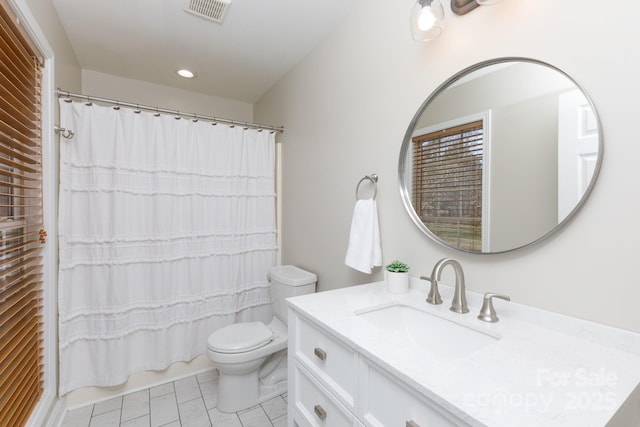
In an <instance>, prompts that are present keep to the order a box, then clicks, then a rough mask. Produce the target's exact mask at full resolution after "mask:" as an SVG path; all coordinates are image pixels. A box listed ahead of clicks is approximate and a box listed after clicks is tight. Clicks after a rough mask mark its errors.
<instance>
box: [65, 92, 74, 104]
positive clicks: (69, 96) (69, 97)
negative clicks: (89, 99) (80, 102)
mask: <svg viewBox="0 0 640 427" xmlns="http://www.w3.org/2000/svg"><path fill="white" fill-rule="evenodd" d="M64 102H73V100H72V99H71V94H70V93H69V92H67V99H65V100H64Z"/></svg>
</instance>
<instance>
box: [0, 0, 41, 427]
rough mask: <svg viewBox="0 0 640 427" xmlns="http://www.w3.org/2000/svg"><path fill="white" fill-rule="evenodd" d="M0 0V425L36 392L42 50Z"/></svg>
mask: <svg viewBox="0 0 640 427" xmlns="http://www.w3.org/2000/svg"><path fill="white" fill-rule="evenodd" d="M16 22H17V21H16V17H15V16H14V15H13V13H12V12H11V10H10V9H9V7H8V6H7V4H6V2H5V1H4V0H0V425H2V426H24V425H25V424H26V423H27V421H28V420H29V417H30V415H31V413H32V411H33V409H34V408H35V406H36V405H37V403H38V401H39V399H40V397H41V396H42V394H43V387H44V384H43V382H44V380H43V375H44V372H43V371H44V369H43V349H42V340H43V336H42V314H41V313H42V257H41V253H40V252H41V251H40V248H41V246H42V244H43V243H44V236H45V234H46V233H44V230H43V229H42V227H43V215H42V213H43V212H42V154H41V153H42V151H41V145H42V144H41V129H40V127H41V80H42V75H41V68H40V64H41V58H40V56H39V53H38V52H37V50H36V49H34V47H33V43H32V42H31V41H30V40H29V38H28V37H27V36H26V35H25V33H24V31H23V30H22V29H21V28H20V27H19V26H18V25H16Z"/></svg>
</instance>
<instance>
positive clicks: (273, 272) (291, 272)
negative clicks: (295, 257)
mask: <svg viewBox="0 0 640 427" xmlns="http://www.w3.org/2000/svg"><path fill="white" fill-rule="evenodd" d="M317 280H318V278H317V276H316V275H315V274H314V273H310V272H308V271H306V270H303V269H301V268H298V267H296V266H293V265H281V266H278V267H272V268H271V269H270V270H269V281H270V282H271V300H272V301H273V314H274V316H276V317H277V318H278V319H280V321H282V323H284V324H285V325H286V324H287V301H286V299H287V298H290V297H295V296H298V295H304V294H312V293H314V292H315V291H316V281H317Z"/></svg>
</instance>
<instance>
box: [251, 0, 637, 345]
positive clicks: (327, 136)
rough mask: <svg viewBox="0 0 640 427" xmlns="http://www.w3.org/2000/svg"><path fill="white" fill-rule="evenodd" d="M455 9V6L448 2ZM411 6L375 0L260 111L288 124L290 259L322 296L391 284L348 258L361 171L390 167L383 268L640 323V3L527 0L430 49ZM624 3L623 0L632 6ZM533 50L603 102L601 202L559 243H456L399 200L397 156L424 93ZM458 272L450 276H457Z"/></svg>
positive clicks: (453, 30) (467, 22) (384, 189)
mask: <svg viewBox="0 0 640 427" xmlns="http://www.w3.org/2000/svg"><path fill="white" fill-rule="evenodd" d="M443 3H447V2H446V1H444V2H443ZM412 4H413V0H401V1H393V0H370V1H368V2H367V7H361V8H359V9H358V10H357V13H355V14H353V15H352V16H351V17H349V18H348V19H347V21H346V22H344V24H343V25H342V26H341V27H340V28H339V29H338V30H337V31H336V32H334V33H333V34H332V36H331V37H330V38H328V39H327V40H326V41H325V42H323V43H322V44H321V45H320V46H319V47H318V48H317V49H316V50H315V51H314V52H313V53H312V54H311V55H309V56H308V57H307V58H306V59H305V60H303V61H302V62H301V63H300V64H298V66H297V67H296V68H295V69H294V70H293V71H292V72H290V73H289V74H288V75H287V76H285V78H283V79H282V80H281V81H280V82H279V83H278V84H277V85H276V86H275V87H274V88H273V89H272V90H270V91H269V92H268V93H267V94H266V95H265V96H264V97H263V98H262V99H261V100H260V101H259V102H258V104H257V105H256V109H255V117H256V121H259V122H266V123H282V124H283V125H284V126H285V127H286V131H285V133H284V134H283V135H281V136H280V138H279V141H280V142H281V143H282V158H283V171H282V179H283V191H282V195H281V199H282V203H283V217H282V221H283V227H282V239H283V247H282V251H283V262H284V263H291V264H297V265H299V266H301V267H303V268H307V269H309V270H311V271H314V272H316V273H318V275H319V288H320V290H328V289H333V288H339V287H343V286H348V285H351V284H356V283H365V282H368V281H371V280H378V279H382V272H381V271H380V270H378V271H377V273H376V274H375V275H373V276H368V275H364V274H361V273H357V272H355V271H354V270H351V269H349V268H347V267H345V266H344V255H345V252H346V247H347V240H348V233H349V225H350V221H351V214H352V210H353V204H354V189H355V185H356V183H357V182H358V180H359V179H360V178H361V177H362V176H363V175H364V174H368V173H373V172H375V173H378V175H379V176H380V181H379V183H378V187H379V191H378V209H379V215H380V225H381V233H382V246H383V248H382V250H383V257H384V261H385V262H389V261H391V260H392V259H396V258H399V259H402V260H405V261H407V262H408V263H409V264H410V265H411V266H412V270H411V272H412V274H413V275H430V274H431V269H432V267H433V265H434V263H435V262H436V261H437V260H438V259H439V258H441V257H444V256H452V257H455V258H457V259H459V260H460V261H461V262H462V265H463V266H464V268H465V276H466V279H467V286H468V287H469V288H470V289H473V290H476V291H481V292H484V291H496V292H504V293H507V294H509V295H511V297H512V298H513V300H514V301H517V302H520V303H524V304H528V305H532V306H536V307H541V308H544V309H548V310H551V311H556V312H560V313H566V314H568V315H572V316H577V317H581V318H585V319H590V320H593V321H597V322H602V323H605V324H610V325H614V326H618V327H622V328H626V329H630V330H634V331H639V332H640V310H638V307H637V305H638V303H639V302H640V280H639V279H638V273H637V268H636V264H637V261H636V258H637V256H638V255H640V250H639V249H638V248H637V243H636V242H638V241H639V240H640V227H639V226H638V221H639V218H640V197H638V196H640V190H639V189H638V185H640V168H639V167H638V166H637V163H638V159H640V144H638V142H637V138H636V132H635V122H636V121H637V118H636V116H637V114H636V112H637V107H636V102H637V101H636V100H637V98H638V95H639V94H640V86H639V85H638V83H637V78H636V77H637V75H638V74H639V73H640V50H639V49H638V48H637V46H636V44H637V43H635V42H633V41H635V40H640V26H638V25H637V16H638V14H639V13H640V4H638V3H634V2H625V7H624V8H623V7H616V4H612V5H610V7H607V8H603V7H602V3H601V2H598V1H596V0H585V1H582V2H577V1H557V0H538V1H516V0H505V1H504V2H502V3H500V4H497V5H494V6H490V7H482V8H479V9H477V10H475V11H473V12H471V13H470V14H468V15H466V16H462V17H458V16H454V15H453V14H452V13H451V12H450V10H449V8H448V6H446V7H445V9H446V11H447V16H446V24H445V31H444V33H443V35H442V36H441V37H440V38H439V39H437V40H435V41H433V42H430V43H416V42H414V41H413V40H412V39H411V35H410V32H409V29H408V22H409V13H410V10H411V6H412ZM620 4H621V3H620ZM504 56H524V57H531V58H536V59H539V60H542V61H545V62H549V63H551V64H553V65H555V66H557V67H559V68H560V69H562V70H564V71H565V72H567V73H568V74H569V75H571V76H572V77H573V78H574V79H576V80H577V81H578V83H580V84H581V85H582V86H583V87H584V88H585V90H586V91H587V93H589V94H590V96H591V97H592V98H593V101H594V103H595V105H596V107H597V109H598V112H599V114H600V118H601V120H602V127H603V131H604V137H605V153H604V163H603V165H602V170H601V173H600V176H599V179H598V182H597V184H596V186H595V188H594V191H593V193H592V194H591V196H590V198H589V200H588V201H587V203H586V204H585V205H584V206H583V208H582V210H581V212H579V214H578V215H577V216H576V217H575V218H574V219H573V220H572V221H570V223H569V224H568V225H567V226H566V227H565V228H564V229H562V230H561V232H559V233H557V234H555V235H554V236H552V237H551V238H549V239H547V240H545V241H543V242H541V243H538V244H536V245H534V246H532V247H530V248H526V249H523V250H519V251H517V252H513V253H508V254H501V255H473V254H467V253H462V252H457V251H453V250H450V249H447V248H444V247H441V246H439V245H438V244H436V243H434V242H432V241H431V240H429V239H428V238H427V237H426V236H423V235H421V234H418V233H417V231H416V228H415V227H414V225H413V224H412V222H411V220H410V218H409V216H408V215H407V214H406V212H405V211H404V208H403V206H402V204H401V201H400V196H399V193H398V178H397V158H398V154H399V150H400V145H401V142H402V139H403V136H404V133H405V131H406V128H407V126H408V124H409V122H410V120H411V118H412V117H413V115H414V113H415V111H416V110H417V108H418V107H419V106H420V105H421V103H422V102H423V100H424V99H425V98H426V97H427V96H428V95H429V94H430V93H431V92H432V91H433V90H434V89H435V88H436V87H437V86H438V85H439V84H440V83H442V82H443V81H445V80H446V79H447V78H448V77H449V76H451V75H452V74H454V73H456V72H458V71H460V70H461V69H463V68H466V67H467V66H469V65H472V64H474V63H476V62H480V61H483V60H486V59H490V58H495V57H504ZM450 277H451V276H449V280H450Z"/></svg>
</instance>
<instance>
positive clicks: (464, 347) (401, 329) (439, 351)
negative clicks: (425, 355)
mask: <svg viewBox="0 0 640 427" xmlns="http://www.w3.org/2000/svg"><path fill="white" fill-rule="evenodd" d="M355 314H356V315H357V316H358V317H360V318H361V319H363V320H366V321H367V322H370V323H371V324H373V325H375V326H376V327H377V328H379V329H380V330H381V331H382V332H384V333H387V334H392V335H394V336H396V337H399V338H401V339H403V340H406V341H407V342H410V343H412V344H415V345H416V346H419V347H421V348H423V349H424V351H426V352H431V353H434V354H436V355H438V356H441V357H446V358H453V357H456V356H457V357H460V356H464V355H466V354H467V353H470V352H472V351H475V350H477V349H479V348H481V347H484V346H486V345H489V344H491V343H495V342H496V341H497V340H499V339H500V336H499V335H497V334H492V333H491V332H489V331H484V330H480V329H474V328H472V327H470V326H468V325H463V324H460V323H457V322H454V321H452V320H449V319H445V318H443V317H440V316H438V315H436V314H432V313H428V312H426V311H423V310H420V309H418V308H415V307H411V306H408V305H404V304H386V305H383V306H377V307H372V308H366V309H363V310H358V311H356V312H355Z"/></svg>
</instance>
